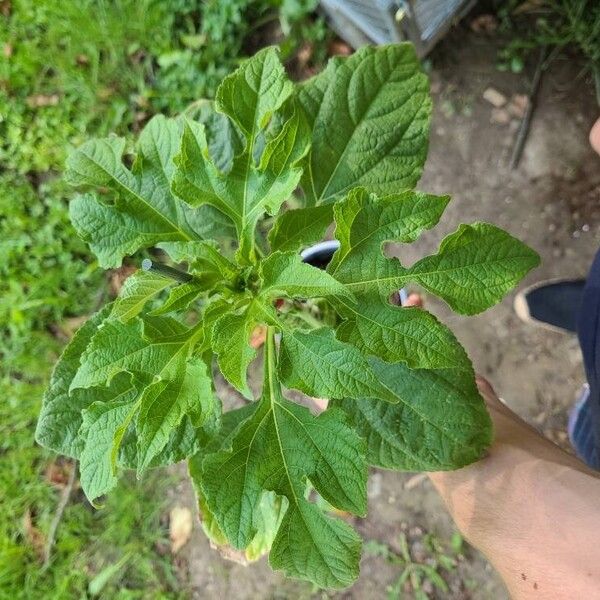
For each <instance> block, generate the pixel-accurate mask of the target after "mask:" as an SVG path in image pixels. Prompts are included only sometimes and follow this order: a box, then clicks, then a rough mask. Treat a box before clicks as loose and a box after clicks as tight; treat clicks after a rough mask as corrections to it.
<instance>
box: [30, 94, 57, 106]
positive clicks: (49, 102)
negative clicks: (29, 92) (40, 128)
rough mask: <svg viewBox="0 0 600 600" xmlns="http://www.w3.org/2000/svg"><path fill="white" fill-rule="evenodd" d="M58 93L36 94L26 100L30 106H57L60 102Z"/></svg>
mask: <svg viewBox="0 0 600 600" xmlns="http://www.w3.org/2000/svg"><path fill="white" fill-rule="evenodd" d="M58 101H59V97H58V94H34V95H33V96H27V98H26V99H25V102H26V103H27V106H29V108H45V107H46V106H56V105H57V104H58Z"/></svg>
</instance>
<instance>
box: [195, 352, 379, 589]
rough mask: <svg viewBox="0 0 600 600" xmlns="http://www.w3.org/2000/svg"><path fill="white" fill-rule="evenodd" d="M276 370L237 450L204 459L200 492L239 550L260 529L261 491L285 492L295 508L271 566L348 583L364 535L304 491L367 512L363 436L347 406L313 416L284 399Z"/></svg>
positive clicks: (326, 582)
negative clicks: (349, 421)
mask: <svg viewBox="0 0 600 600" xmlns="http://www.w3.org/2000/svg"><path fill="white" fill-rule="evenodd" d="M267 344H268V350H267V356H266V358H265V360H266V362H267V364H272V362H271V361H273V360H274V358H273V357H272V353H273V352H274V348H273V342H272V340H270V341H268V342H267ZM267 368H268V369H270V367H267ZM272 372H273V371H272V369H271V374H269V375H267V376H266V382H265V388H264V390H263V396H262V398H261V400H260V401H259V402H257V403H256V404H255V410H254V413H253V414H252V416H251V417H250V418H248V419H247V420H246V421H244V422H243V423H242V425H241V426H240V427H239V428H238V429H237V431H236V432H235V434H234V436H233V439H232V440H231V449H224V450H221V451H219V452H216V453H214V454H210V455H208V456H207V457H206V458H205V460H204V462H203V465H202V474H201V481H200V485H201V488H202V491H203V492H204V496H205V498H206V501H207V504H208V506H209V508H210V510H211V512H212V513H213V514H214V516H215V519H216V520H217V522H218V524H219V527H220V529H221V530H222V531H223V532H224V533H225V535H226V536H227V539H228V540H229V542H230V543H231V544H232V545H233V546H234V547H236V548H239V549H244V548H246V547H247V546H248V545H249V544H250V543H251V542H252V540H253V538H254V536H255V534H256V528H255V525H254V523H256V522H257V520H258V512H259V507H260V502H261V498H262V495H263V492H265V491H273V492H275V493H276V494H279V495H282V496H285V497H286V498H287V500H288V502H289V506H288V509H287V510H286V513H285V516H284V518H283V521H282V523H281V525H280V526H279V529H278V532H277V535H276V537H275V540H274V542H273V546H272V549H271V553H270V555H269V561H270V563H271V566H272V567H273V568H275V569H283V570H284V572H285V573H286V574H287V575H291V576H294V577H302V578H304V579H308V580H310V581H313V582H314V583H316V584H317V585H320V586H322V587H344V586H346V585H349V584H350V583H352V581H354V579H356V577H357V575H358V561H359V558H360V546H361V542H360V538H359V537H358V535H357V534H356V533H355V532H354V531H353V530H352V529H351V528H350V527H349V526H348V525H347V524H345V523H344V522H343V521H340V520H337V519H333V518H331V517H329V516H325V515H324V514H323V513H322V512H321V510H320V509H319V508H317V507H316V506H315V505H314V504H312V503H310V502H309V501H308V500H306V498H305V495H304V494H305V488H306V482H307V480H310V482H311V483H312V485H313V486H314V487H315V488H316V490H317V491H318V492H319V493H320V494H321V495H322V496H323V497H324V498H325V499H326V500H327V501H328V502H329V503H331V504H332V505H333V506H335V507H337V508H340V509H342V510H348V511H351V512H354V513H356V514H364V512H365V510H366V475H367V471H366V464H365V462H364V456H363V452H364V442H363V441H362V440H361V439H360V438H359V437H358V436H357V435H356V434H355V433H354V432H353V431H352V429H350V428H349V427H348V426H347V424H346V423H345V422H344V419H343V418H342V414H343V413H341V411H337V410H332V411H326V412H324V413H322V414H321V415H320V416H319V417H314V416H313V415H311V414H310V412H309V411H308V410H307V409H306V408H304V407H301V406H299V405H297V404H294V403H292V402H289V401H288V400H285V399H284V398H283V396H282V395H281V391H280V390H279V387H278V384H277V382H276V381H275V380H273V379H272V377H271V375H272ZM223 481H227V485H223Z"/></svg>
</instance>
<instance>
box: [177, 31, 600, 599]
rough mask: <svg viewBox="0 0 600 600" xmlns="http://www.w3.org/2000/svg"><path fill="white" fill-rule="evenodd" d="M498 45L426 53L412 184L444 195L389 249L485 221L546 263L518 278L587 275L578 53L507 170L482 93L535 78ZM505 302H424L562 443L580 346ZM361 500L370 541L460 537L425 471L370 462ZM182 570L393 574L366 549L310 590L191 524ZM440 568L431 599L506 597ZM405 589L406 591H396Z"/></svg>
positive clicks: (584, 107) (273, 590) (502, 134)
mask: <svg viewBox="0 0 600 600" xmlns="http://www.w3.org/2000/svg"><path fill="white" fill-rule="evenodd" d="M498 44H499V42H498V40H497V39H495V38H493V37H492V38H489V37H486V36H484V35H477V34H474V33H472V32H470V31H469V30H468V28H467V27H466V26H462V27H461V28H460V29H457V30H455V31H454V32H452V33H451V34H450V35H449V36H448V37H447V38H446V39H445V40H444V42H443V43H442V44H440V45H439V46H438V48H437V49H436V50H435V52H434V54H433V55H432V56H431V64H432V67H431V73H430V75H431V79H432V92H433V96H434V106H435V108H434V117H433V125H432V134H431V143H430V152H429V159H428V162H427V167H426V171H425V174H424V176H423V179H422V181H421V183H420V185H419V188H420V189H422V190H424V191H428V192H433V193H450V194H451V195H452V197H453V201H452V203H451V205H450V208H449V209H448V211H447V213H446V215H445V217H444V219H443V221H442V223H441V224H440V226H439V227H438V228H437V229H436V231H435V232H432V233H431V234H428V235H425V236H424V237H423V239H422V240H420V241H419V242H418V243H417V244H415V245H413V246H411V247H409V248H403V249H402V250H401V251H398V250H396V251H395V252H394V253H395V254H397V255H401V256H402V257H403V260H406V261H407V262H411V261H413V260H416V259H417V258H418V257H420V256H422V254H423V253H424V252H433V251H435V249H436V246H437V244H438V243H439V240H440V239H441V238H442V236H443V235H445V234H447V233H449V232H451V231H453V230H454V229H455V228H456V227H457V225H458V224H459V223H460V222H470V221H475V220H484V221H489V222H491V223H495V224H497V225H499V226H501V227H504V228H506V229H507V230H508V231H510V232H511V233H512V234H514V235H515V236H517V237H519V238H521V239H522V240H524V241H525V242H527V243H528V244H530V245H531V246H532V247H533V248H535V249H536V250H537V251H538V252H539V253H540V255H541V256H542V260H543V262H542V265H541V267H540V268H539V269H537V270H536V271H535V272H533V273H532V274H530V275H529V277H528V278H527V280H526V281H525V282H524V283H523V285H526V284H528V283H532V282H534V281H537V280H540V279H545V278H553V277H579V276H585V273H586V270H587V268H588V266H589V265H590V262H591V260H592V257H593V255H594V253H595V251H596V249H597V248H598V245H599V243H600V202H599V200H600V169H599V168H598V167H599V166H600V158H598V157H597V156H595V155H594V154H593V152H592V151H591V149H590V148H589V145H588V141H587V137H588V131H589V129H590V127H591V125H592V123H593V121H594V119H595V118H596V116H597V112H598V110H597V107H596V106H595V101H594V95H593V92H592V88H591V85H590V83H589V82H588V81H586V80H585V78H583V77H577V75H578V73H579V72H580V69H581V64H579V63H577V62H576V61H573V60H566V59H565V60H560V61H557V62H555V63H554V64H553V65H552V67H551V68H550V70H549V71H548V72H547V73H546V74H545V75H544V78H543V81H542V87H541V89H540V94H539V98H538V103H537V107H536V110H535V113H534V117H533V122H532V125H531V131H530V135H529V139H528V141H527V144H526V147H525V151H524V154H523V158H522V160H521V163H520V166H519V168H518V169H517V170H515V171H510V170H508V167H507V164H508V160H509V157H510V152H511V149H512V144H513V142H514V138H515V133H516V129H517V127H518V121H517V120H515V119H511V120H510V122H508V123H504V124H501V123H497V122H494V120H493V119H492V115H493V113H492V109H493V107H492V106H491V105H490V104H489V103H488V102H487V101H486V100H484V99H483V97H482V95H483V93H484V91H485V90H486V89H487V88H489V87H493V88H495V89H496V90H498V91H499V92H501V93H502V94H503V95H505V96H506V97H507V98H508V99H510V98H511V97H512V96H513V94H524V93H527V90H528V81H529V77H530V76H531V72H529V73H524V74H521V75H515V74H512V73H501V72H499V71H498V70H497V69H496V66H495V63H496V50H497V47H498ZM528 75H529V76H528ZM513 297H514V294H513V295H510V296H509V297H507V298H506V299H505V300H504V301H503V302H502V303H501V304H500V305H498V306H497V307H495V308H493V309H491V310H489V311H487V312H486V313H484V314H482V315H479V316H477V317H472V318H469V319H465V318H463V317H459V316H456V315H453V314H452V313H451V312H450V311H449V310H448V309H447V308H446V307H445V306H444V305H442V304H441V303H439V302H437V301H435V300H434V299H431V298H427V299H426V302H427V306H428V308H429V309H430V310H432V311H433V312H435V313H436V314H438V316H440V317H441V318H442V319H443V320H444V321H445V322H446V323H448V324H449V325H450V326H451V327H452V329H453V330H454V331H455V332H456V333H457V335H458V337H459V338H460V340H461V341H462V343H463V344H464V345H465V347H466V348H467V350H468V351H469V354H470V356H471V358H472V359H473V362H474V364H475V367H476V369H477V371H478V372H479V373H481V374H483V375H485V376H486V377H487V378H489V379H490V380H491V381H492V383H493V384H494V386H495V387H496V390H497V391H498V393H499V394H500V395H501V396H502V397H503V398H504V399H505V400H506V402H507V403H508V405H509V406H511V407H512V408H513V409H514V410H515V411H516V412H517V413H518V414H519V415H521V416H522V417H524V418H525V419H526V420H528V421H529V422H530V423H532V424H533V425H534V426H535V427H537V428H539V429H540V431H542V432H543V433H545V434H546V435H547V436H549V437H551V438H552V439H553V440H554V441H556V442H557V443H559V444H561V445H563V446H565V447H567V446H568V441H567V439H566V423H567V415H568V410H569V407H570V406H571V405H572V403H573V400H574V398H575V397H576V394H577V391H578V389H579V387H580V386H581V384H582V383H583V381H584V375H583V369H582V362H581V356H580V352H579V347H578V344H577V340H576V339H575V338H574V337H573V336H569V335H561V334H557V333H553V332H549V331H545V330H542V329H537V328H535V327H532V326H528V325H525V324H523V323H522V322H520V321H519V320H518V319H517V317H516V316H515V314H514V312H513V309H512V300H513ZM407 484H408V486H407ZM175 492H176V493H175V494H174V502H176V503H179V504H192V505H193V503H194V501H193V494H192V493H191V490H190V487H189V483H188V482H187V480H186V479H185V478H184V479H183V480H182V483H181V486H180V489H178V490H176V491H175ZM369 498H370V502H369V515H368V517H367V518H366V519H362V520H361V519H354V520H353V523H354V525H355V526H356V527H357V529H358V530H359V531H360V533H361V534H362V535H363V537H364V538H365V539H366V540H371V539H373V540H378V541H380V542H382V543H386V544H388V545H389V546H390V547H392V548H395V549H397V548H398V535H399V534H400V532H401V531H404V532H406V533H407V535H408V537H409V539H410V543H411V547H412V551H413V553H414V555H415V556H416V557H417V558H419V556H420V555H422V553H423V551H422V546H423V544H422V541H423V534H424V533H426V532H431V533H433V534H435V535H436V536H437V538H438V539H440V540H442V542H443V543H447V542H448V540H449V539H450V536H451V534H452V532H453V531H455V529H454V525H453V523H452V521H451V520H450V518H449V516H448V514H447V512H446V510H445V508H444V506H443V505H442V503H441V501H440V499H439V498H438V496H437V495H436V493H435V491H434V490H433V488H432V486H431V484H430V483H429V481H428V480H427V479H426V478H423V479H415V478H414V474H410V473H407V474H399V473H392V472H386V471H379V470H373V472H372V474H371V480H370V484H369ZM194 510H195V509H194ZM177 564H178V565H179V567H180V574H181V576H182V578H183V579H184V580H185V581H187V583H188V585H189V589H190V596H191V597H193V598H201V599H204V598H207V599H208V598H210V599H221V598H222V599H229V598H236V599H237V600H243V599H259V598H293V599H300V598H340V599H341V598H344V599H346V598H347V599H361V600H362V599H369V600H371V599H372V600H377V599H379V598H386V597H387V591H386V587H387V586H388V585H390V584H392V583H393V581H394V579H395V578H396V577H397V576H398V575H399V570H398V567H394V566H393V565H391V564H389V563H388V562H386V560H385V559H384V558H380V557H373V556H368V555H365V556H364V557H363V561H362V565H361V575H360V579H359V580H358V581H357V583H356V584H355V585H354V586H353V587H352V588H351V589H349V590H346V591H343V592H338V593H329V592H324V591H322V590H316V589H314V588H313V587H312V586H310V585H308V584H306V583H302V582H297V581H291V580H286V579H285V578H284V577H282V576H281V575H280V574H278V573H273V572H272V571H271V570H270V568H269V567H268V565H267V563H266V561H265V560H262V561H260V562H258V563H257V564H254V565H252V566H250V567H245V566H241V565H239V564H235V563H232V562H230V561H226V560H224V559H222V558H221V557H220V556H219V554H218V553H217V552H216V551H214V550H211V549H210V548H209V544H208V542H207V540H206V538H205V537H204V535H203V534H202V531H201V529H200V526H199V525H196V527H195V529H194V532H193V535H192V538H191V540H190V541H189V542H188V544H187V545H186V546H185V547H184V548H183V549H182V550H181V552H180V553H179V554H178V557H177ZM444 576H445V578H446V581H447V582H448V584H449V587H450V592H449V593H444V594H441V595H439V592H438V596H436V595H435V594H436V592H435V591H431V590H429V591H430V592H431V593H430V597H443V598H451V599H481V600H483V599H494V600H502V599H503V598H506V597H507V596H506V592H505V590H504V587H503V585H502V583H501V581H500V580H499V578H498V576H497V575H496V574H495V573H494V571H493V569H492V568H491V567H490V565H489V564H488V563H487V561H486V560H485V558H484V557H483V556H482V555H481V554H479V553H478V552H477V551H476V550H475V549H472V548H466V549H465V550H463V552H462V555H461V556H460V557H459V560H458V567H457V568H456V569H455V570H454V571H452V573H450V574H444ZM412 596H413V595H412V593H410V592H408V593H406V594H405V596H404V597H406V598H411V597H412Z"/></svg>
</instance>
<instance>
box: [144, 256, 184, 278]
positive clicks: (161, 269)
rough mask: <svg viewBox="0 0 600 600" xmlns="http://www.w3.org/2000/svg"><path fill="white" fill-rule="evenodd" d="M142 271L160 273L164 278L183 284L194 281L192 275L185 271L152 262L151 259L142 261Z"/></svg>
mask: <svg viewBox="0 0 600 600" xmlns="http://www.w3.org/2000/svg"><path fill="white" fill-rule="evenodd" d="M142 269H143V270H144V271H154V272H155V273H159V274H160V275H163V276H164V277H170V278H171V279H175V281H179V282H181V283H188V282H190V281H192V279H194V276H193V275H190V274H189V273H186V272H185V271H180V270H179V269H174V268H173V267H170V266H169V265H165V264H163V263H159V262H156V261H154V260H150V259H149V258H145V259H144V260H143V261H142Z"/></svg>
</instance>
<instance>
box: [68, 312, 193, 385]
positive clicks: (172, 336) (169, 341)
mask: <svg viewBox="0 0 600 600" xmlns="http://www.w3.org/2000/svg"><path fill="white" fill-rule="evenodd" d="M144 333H145V336H144V335H143V334H142V321H140V320H136V321H131V322H129V323H126V324H125V323H121V322H120V321H112V320H111V321H106V322H105V323H104V324H103V325H102V327H100V328H99V329H98V331H97V333H96V334H95V335H94V336H93V337H92V339H91V342H90V343H89V345H88V347H87V348H86V349H85V351H84V352H83V353H82V355H81V365H80V367H79V369H78V370H77V373H76V374H75V376H74V377H73V380H72V381H71V386H70V390H71V391H72V390H75V389H77V388H90V387H94V386H102V385H107V384H108V383H110V381H111V379H112V378H113V377H114V376H115V375H116V374H117V373H120V372H121V371H127V372H129V373H148V374H150V375H155V374H159V373H162V375H163V376H167V377H168V378H173V377H174V376H175V373H176V372H177V367H178V363H180V362H182V361H185V360H186V358H187V356H188V355H189V352H190V350H191V347H192V345H193V341H194V339H195V335H194V334H196V332H195V331H192V330H188V329H187V328H185V327H183V326H182V325H181V324H180V323H178V322H177V321H174V320H173V319H168V318H166V317H154V318H153V319H146V320H145V322H144ZM115 340H119V343H118V344H115Z"/></svg>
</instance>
